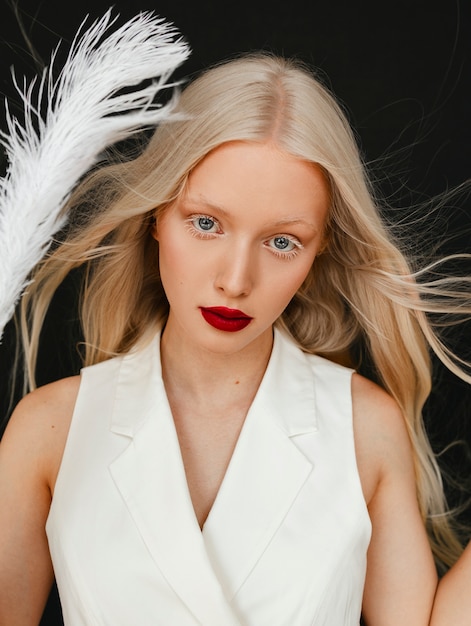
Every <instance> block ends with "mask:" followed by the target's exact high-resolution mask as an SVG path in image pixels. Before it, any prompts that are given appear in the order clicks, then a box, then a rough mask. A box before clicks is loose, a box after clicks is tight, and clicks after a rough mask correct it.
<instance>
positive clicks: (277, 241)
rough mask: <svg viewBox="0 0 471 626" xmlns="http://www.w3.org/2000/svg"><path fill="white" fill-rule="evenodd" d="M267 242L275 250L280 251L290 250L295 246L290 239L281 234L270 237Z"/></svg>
mask: <svg viewBox="0 0 471 626" xmlns="http://www.w3.org/2000/svg"><path fill="white" fill-rule="evenodd" d="M268 243H269V244H270V245H271V246H272V247H273V248H275V250H279V251H281V252H291V251H292V250H294V248H295V247H296V243H295V242H294V241H293V240H292V239H289V237H285V236H283V235H278V236H277V237H272V238H271V239H270V240H269V242H268Z"/></svg>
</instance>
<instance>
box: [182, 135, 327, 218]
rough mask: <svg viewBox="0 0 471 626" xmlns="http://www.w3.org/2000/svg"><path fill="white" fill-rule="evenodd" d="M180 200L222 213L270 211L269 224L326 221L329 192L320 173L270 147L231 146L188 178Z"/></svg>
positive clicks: (222, 148) (207, 159)
mask: <svg viewBox="0 0 471 626" xmlns="http://www.w3.org/2000/svg"><path fill="white" fill-rule="evenodd" d="M184 196H185V198H186V199H187V200H189V201H191V202H196V203H200V204H206V205H208V206H214V207H215V208H219V209H221V210H222V211H223V212H224V211H229V212H230V211H232V210H234V211H240V210H241V209H248V210H252V211H254V214H256V213H259V212H260V210H262V209H263V210H264V211H266V210H269V212H270V214H271V215H272V216H273V218H274V219H275V218H276V219H278V220H283V219H286V220H288V219H291V218H292V217H293V216H299V217H300V218H302V219H308V218H311V219H312V218H314V217H315V218H316V221H317V222H319V221H322V220H324V219H325V217H326V214H327V210H328V206H329V200H330V198H329V188H328V184H327V182H326V179H325V176H324V174H323V172H322V170H321V168H320V167H319V166H317V165H315V164H313V163H309V162H307V161H304V160H302V159H299V158H297V157H294V156H293V155H291V154H288V153H286V152H283V151H281V150H280V149H279V148H277V147H276V146H275V145H273V144H271V143H265V144H261V143H255V142H253V143H252V142H242V141H238V142H230V143H226V144H223V145H222V146H219V147H218V148H216V149H215V150H213V151H212V152H210V153H209V154H208V155H207V156H206V157H205V158H204V159H203V160H202V161H201V162H200V163H199V164H198V165H197V166H196V167H195V168H194V170H193V171H192V172H191V174H190V176H189V179H188V183H187V186H186V190H185V194H184Z"/></svg>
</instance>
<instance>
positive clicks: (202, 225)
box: [186, 215, 220, 235]
mask: <svg viewBox="0 0 471 626" xmlns="http://www.w3.org/2000/svg"><path fill="white" fill-rule="evenodd" d="M186 222H187V223H188V224H189V226H190V229H191V230H193V231H196V233H199V234H202V235H205V234H207V235H213V234H217V233H219V232H220V227H219V224H218V222H217V221H216V220H215V219H214V218H212V217H210V216H209V215H192V216H191V217H189V218H188V219H187V220H186Z"/></svg>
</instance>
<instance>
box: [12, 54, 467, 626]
mask: <svg viewBox="0 0 471 626" xmlns="http://www.w3.org/2000/svg"><path fill="white" fill-rule="evenodd" d="M177 111H178V112H181V113H182V115H181V116H179V117H177V118H176V119H173V120H172V121H169V122H164V123H162V124H161V125H160V126H159V128H158V129H157V131H156V132H155V134H154V136H153V138H152V139H151V141H150V142H149V145H148V146H147V147H146V149H145V150H144V152H143V153H142V154H141V155H140V156H139V157H138V158H136V159H135V160H133V161H129V162H127V163H125V164H121V165H111V166H109V167H105V168H100V169H97V170H96V171H95V172H94V173H92V174H91V175H90V176H89V177H88V178H87V180H86V181H84V182H83V183H82V184H81V186H80V187H79V189H78V190H77V192H76V193H75V194H74V196H73V197H72V199H71V200H70V202H69V210H70V211H71V214H72V227H71V229H70V231H69V233H68V235H67V237H66V239H65V240H64V241H63V242H62V243H60V244H59V245H58V246H57V247H56V249H55V250H54V251H53V252H51V253H50V254H49V256H48V258H46V260H45V261H44V262H43V263H42V264H41V266H40V267H39V268H38V270H37V272H36V273H35V282H34V284H33V285H32V287H31V288H30V289H29V291H28V293H27V294H26V295H25V297H24V299H23V312H24V327H26V326H28V327H29V330H28V333H27V336H26V351H27V357H28V367H29V373H30V379H31V387H33V388H34V375H33V373H34V369H35V359H36V352H37V343H38V337H39V332H40V329H41V325H42V320H43V317H44V314H45V311H46V310H47V307H48V304H49V302H50V299H51V297H52V295H53V293H54V291H55V289H56V288H57V286H58V285H59V284H60V282H61V281H62V279H63V278H64V277H65V276H66V275H67V274H68V272H69V271H71V270H72V269H74V268H76V267H82V269H84V287H83V292H82V309H81V321H82V325H83V331H84V337H85V344H84V345H85V357H84V364H85V366H86V367H85V369H84V370H83V371H82V374H81V376H77V377H72V378H69V379H65V380H61V381H58V382H56V383H53V384H51V385H47V386H45V387H42V388H39V389H37V390H35V391H33V392H32V393H31V394H29V395H27V396H26V397H25V398H24V399H23V400H22V401H21V402H20V404H19V405H18V407H17V409H16V411H15V413H14V414H13V416H12V418H11V421H10V424H9V426H8V428H7V430H6V433H5V436H4V439H3V441H2V445H1V447H0V498H1V501H2V507H1V511H0V526H1V527H2V537H1V539H0V554H1V558H0V584H1V588H2V594H3V595H2V603H1V608H0V623H1V624H8V625H9V626H10V625H11V624H21V625H22V626H23V625H26V624H35V623H37V622H38V620H39V617H40V615H41V611H42V608H43V606H44V602H45V599H46V597H47V593H48V591H49V588H50V585H51V582H52V578H53V568H54V572H55V575H56V579H57V582H58V586H59V591H60V595H61V601H62V604H63V610H64V619H65V623H66V624H73V625H74V626H75V625H76V624H84V625H85V624H87V625H91V624H110V625H111V624H113V626H116V625H118V624H123V625H124V624H130V623H139V624H143V625H144V624H153V625H155V624H166V625H167V624H178V625H179V626H184V625H186V624H188V625H190V624H205V625H211V624H214V625H215V626H216V625H217V626H221V624H224V625H232V624H256V625H257V626H261V625H263V624H270V625H271V626H272V625H274V624H280V625H281V624H284V625H287V624H289V625H290V626H294V625H297V624H299V625H304V624H316V625H319V624H328V625H330V626H331V625H341V624H342V625H353V624H358V622H359V619H360V613H361V612H362V613H363V617H364V620H365V623H366V624H372V625H374V626H383V625H384V626H386V625H389V624H394V625H396V624H399V623H401V624H405V623H407V624H411V625H415V624H417V625H419V624H428V623H429V621H430V619H432V620H434V621H432V623H433V624H434V626H437V625H440V624H449V623H453V624H459V623H465V622H464V621H463V619H462V621H461V622H459V619H460V617H459V615H460V613H459V612H461V613H462V614H463V611H466V609H467V607H466V606H464V603H465V600H460V604H455V603H454V602H452V600H451V599H452V598H453V596H452V594H454V593H456V591H457V590H458V591H459V588H460V585H462V584H463V581H465V580H466V567H468V569H469V568H470V567H471V564H469V563H468V564H467V562H466V559H467V560H468V561H469V560H470V559H469V555H468V554H467V553H465V555H464V557H463V558H462V559H461V561H460V562H459V563H460V565H463V564H464V571H465V574H463V573H461V574H460V571H459V569H458V568H456V567H455V568H453V569H452V570H451V572H450V574H449V575H448V578H447V577H445V578H444V579H443V582H442V583H440V587H439V593H438V596H437V601H436V602H435V604H434V598H435V594H436V588H437V574H436V569H435V565H434V559H433V555H435V558H436V560H437V561H438V562H439V563H444V564H446V565H451V564H452V563H453V562H454V561H456V559H457V558H458V557H459V554H460V552H461V547H460V545H459V542H458V541H457V540H456V538H455V536H454V535H453V533H452V531H451V529H450V527H449V523H448V516H447V513H446V507H445V504H444V498H443V493H442V487H441V482H440V475H439V471H438V468H437V465H436V462H435V459H434V457H433V454H432V451H431V449H430V445H429V443H428V440H427V437H426V434H425V431H424V428H423V424H422V419H421V409H422V406H423V404H424V402H425V400H426V398H427V396H428V394H429V391H430V363H429V354H428V349H429V346H431V347H432V349H433V350H434V351H435V352H436V353H437V354H438V355H439V356H440V357H441V358H442V359H443V361H444V362H445V363H446V364H447V365H448V366H449V367H450V368H452V369H453V371H455V372H456V373H459V374H461V372H460V370H459V369H458V367H457V366H456V365H454V364H453V361H452V360H451V358H450V355H449V354H448V353H447V352H446V350H445V349H444V348H443V346H442V345H441V343H440V340H439V338H438V337H437V336H436V334H435V333H434V331H433V329H432V328H431V326H430V324H429V322H428V320H427V318H426V314H425V313H426V312H427V311H432V312H442V311H447V312H454V311H455V310H456V311H458V309H459V307H460V305H461V309H460V310H461V312H463V311H469V310H471V305H470V302H469V296H467V295H466V294H463V295H462V294H460V293H457V292H456V289H454V283H453V281H452V280H451V279H450V281H449V283H450V287H449V289H448V293H449V294H451V296H452V298H453V300H454V302H456V304H448V305H446V306H445V305H444V304H443V302H442V301H440V300H438V301H437V295H438V296H439V295H440V293H442V292H443V294H445V291H446V289H447V283H446V282H445V285H444V286H443V285H442V286H441V287H440V286H439V285H440V284H439V283H438V284H437V285H430V284H428V285H422V286H421V285H418V284H417V283H416V281H415V279H414V274H413V271H412V269H411V267H410V266H409V264H408V262H407V261H406V258H405V256H404V254H403V253H402V252H401V251H400V250H399V246H398V244H397V243H396V242H395V241H394V239H393V237H392V236H391V234H390V233H388V231H387V229H386V227H385V225H384V224H383V222H382V220H381V219H380V217H379V211H378V209H377V207H376V206H375V203H374V201H373V198H372V193H371V190H370V186H369V183H368V181H367V178H366V174H365V171H364V168H363V166H362V163H361V160H360V157H359V154H358V149H357V147H356V145H355V141H354V139H353V136H352V133H351V130H350V128H349V126H348V123H347V122H346V120H345V117H344V115H343V113H342V112H341V110H340V108H339V107H338V105H337V104H336V103H335V101H334V99H333V98H332V96H331V95H330V94H329V93H328V92H327V90H326V89H325V88H324V87H323V86H322V85H321V84H320V83H319V82H318V81H317V80H316V79H315V77H313V76H312V74H311V73H310V72H309V71H308V70H306V69H305V68H303V67H301V66H300V65H299V64H296V63H294V62H290V61H286V60H283V59H279V58H273V57H271V56H269V55H250V56H248V57H244V58H240V59H237V60H233V61H231V62H229V63H225V64H221V65H219V66H217V67H215V68H213V69H211V70H209V71H207V72H206V73H204V74H203V75H202V76H201V77H199V78H197V79H196V80H195V81H194V82H193V83H191V84H190V85H189V86H188V87H187V88H186V89H185V90H184V92H183V94H182V96H181V98H180V100H179V103H178V109H177ZM84 206H85V207H87V210H85V211H84V209H83V207H84ZM74 215H75V218H74ZM74 220H75V221H74ZM74 224H77V226H76V227H74ZM453 289H454V291H453V293H452V290H453ZM440 290H441V291H440ZM359 352H365V353H366V354H367V355H368V357H369V358H370V359H371V361H372V363H373V366H374V369H375V373H376V375H377V378H378V382H379V383H380V385H381V386H379V385H376V384H374V383H372V382H370V381H368V380H367V379H365V378H363V377H361V376H360V375H358V374H356V373H353V372H352V370H351V369H350V368H351V367H356V366H357V362H356V360H355V359H356V356H355V355H358V353H359ZM461 375H462V376H463V377H464V378H465V379H467V378H466V375H465V374H461ZM468 378H469V377H468ZM426 528H427V531H426ZM427 533H428V536H427ZM430 546H432V549H431V547H430ZM432 550H433V553H432ZM50 555H51V556H50ZM51 558H52V563H51ZM25 562H27V563H28V566H27V567H25ZM462 571H463V570H462ZM453 578H457V580H455V581H454V582H453ZM449 581H451V584H450V582H449ZM447 585H448V587H447ZM456 611H458V613H456ZM450 619H452V620H454V621H452V622H450Z"/></svg>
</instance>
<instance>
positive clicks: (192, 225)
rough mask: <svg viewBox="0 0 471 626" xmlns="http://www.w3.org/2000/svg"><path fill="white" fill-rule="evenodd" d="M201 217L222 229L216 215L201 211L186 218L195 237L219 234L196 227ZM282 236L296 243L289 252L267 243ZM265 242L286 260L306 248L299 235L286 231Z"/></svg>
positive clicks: (209, 237)
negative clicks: (294, 235)
mask: <svg viewBox="0 0 471 626" xmlns="http://www.w3.org/2000/svg"><path fill="white" fill-rule="evenodd" d="M200 219H207V220H210V221H211V222H213V223H214V225H215V226H216V227H218V229H219V230H220V225H219V222H218V221H217V220H216V219H215V218H214V217H211V216H210V215H205V214H203V213H201V214H197V215H190V217H188V218H186V219H185V225H186V228H187V230H188V232H189V233H190V235H192V236H193V237H197V238H199V239H211V238H212V237H213V236H214V235H217V234H219V233H218V232H205V231H204V230H200V229H198V228H196V226H195V222H196V221H197V220H200ZM281 237H283V238H286V239H287V240H288V241H289V242H290V243H292V244H293V245H294V248H293V250H289V251H288V252H282V251H281V250H277V249H276V248H273V247H271V246H268V245H267V242H269V241H271V240H272V239H277V238H281ZM264 244H265V245H266V247H267V248H268V249H269V250H270V252H271V253H272V254H274V255H275V256H276V257H278V258H279V259H284V260H289V259H293V258H294V257H295V256H297V254H298V253H299V251H300V250H302V249H303V248H304V246H303V244H302V243H301V242H300V241H299V239H298V238H297V237H293V236H292V235H286V234H284V233H280V234H278V235H274V236H273V237H270V238H269V239H267V240H266V241H265V242H264Z"/></svg>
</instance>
